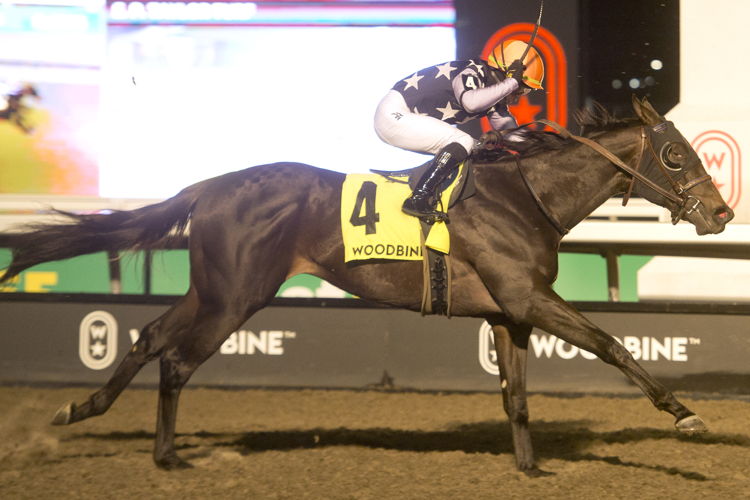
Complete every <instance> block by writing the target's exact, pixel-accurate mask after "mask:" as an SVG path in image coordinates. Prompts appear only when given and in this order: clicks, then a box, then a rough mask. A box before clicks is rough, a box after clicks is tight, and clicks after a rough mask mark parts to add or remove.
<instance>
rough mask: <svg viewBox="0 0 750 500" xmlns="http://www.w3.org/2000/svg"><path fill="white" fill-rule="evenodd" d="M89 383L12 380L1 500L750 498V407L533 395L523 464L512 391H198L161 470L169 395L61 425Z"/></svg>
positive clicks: (4, 391)
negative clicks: (181, 466)
mask: <svg viewBox="0 0 750 500" xmlns="http://www.w3.org/2000/svg"><path fill="white" fill-rule="evenodd" d="M89 392H90V390H89V389H38V388H12V387H0V408H2V417H0V439H1V441H0V497H2V498H4V499H14V498H34V499H41V498H108V499H112V498H180V499H187V498H243V499H254V498H260V499H265V498H295V499H296V498H315V499H317V498H320V499H344V498H352V499H354V498H356V499H396V498H398V499H411V498H414V499H441V498H451V499H464V498H471V499H475V498H524V499H533V498H576V499H589V498H591V499H593V498H597V499H599V498H623V499H625V498H627V499H634V498H638V499H642V498H680V499H692V498H712V499H715V498H737V499H739V498H747V496H748V495H749V494H750V470H748V466H750V431H749V430H748V424H749V423H750V419H749V418H748V417H749V416H750V403H748V402H743V401H729V400H720V401H717V400H689V399H685V398H682V399H683V401H684V402H686V404H688V406H689V407H690V408H691V409H693V411H695V412H696V413H698V414H699V415H701V416H702V417H703V419H704V420H706V422H707V423H708V425H709V427H710V429H711V431H712V432H711V433H709V434H706V435H703V436H699V437H693V438H686V437H682V436H678V435H677V433H676V432H675V431H673V430H672V419H671V417H670V416H669V415H666V414H662V413H659V412H657V411H656V410H655V409H653V408H652V407H651V405H650V404H649V403H648V401H646V400H645V399H644V398H638V399H625V398H606V397H584V398H557V397H549V396H541V395H537V396H532V397H531V398H530V401H529V405H530V409H531V412H532V433H533V436H534V443H535V446H536V450H537V456H538V457H539V461H540V465H541V467H542V468H543V469H545V470H547V471H550V472H554V473H556V474H555V475H554V476H552V477H546V478H541V479H529V478H527V477H526V476H524V475H523V474H520V473H518V472H516V471H515V469H514V465H513V455H512V449H511V442H510V434H509V432H510V431H509V428H508V425H507V421H506V419H505V416H504V414H503V413H502V407H501V399H500V396H499V395H490V394H471V395H466V394H450V395H443V394H414V393H411V394H409V393H406V394H405V393H380V392H350V391H261V390H245V391H222V390H209V389H187V390H186V391H185V392H184V395H183V397H182V400H181V408H180V418H179V420H178V427H177V430H178V434H179V436H178V438H177V444H178V446H179V448H180V449H179V453H180V454H181V456H182V457H183V458H187V459H189V460H190V461H191V462H192V463H193V464H194V465H195V468H194V469H190V470H186V471H175V472H164V471H161V470H158V469H156V468H155V467H154V465H153V463H152V461H151V455H150V453H151V447H152V440H153V428H154V422H155V407H156V392H155V391H152V390H136V389H129V390H127V391H125V393H123V395H122V396H121V397H120V399H119V400H118V401H117V402H116V403H115V405H114V406H113V407H112V408H111V409H110V411H109V412H108V413H107V414H106V415H104V416H101V417H97V418H93V419H90V420H88V421H84V422H80V423H78V424H75V425H72V426H69V427H52V426H49V425H48V424H47V422H48V420H49V419H50V418H51V417H52V415H53V414H54V412H55V410H56V409H57V408H58V407H59V406H60V405H61V404H62V403H64V402H66V401H68V400H76V401H79V402H80V401H82V400H83V399H85V398H86V397H87V396H88V394H89Z"/></svg>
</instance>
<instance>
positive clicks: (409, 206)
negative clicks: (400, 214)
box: [402, 142, 469, 220]
mask: <svg viewBox="0 0 750 500" xmlns="http://www.w3.org/2000/svg"><path fill="white" fill-rule="evenodd" d="M468 156H469V152H468V151H467V150H466V148H464V147H463V146H462V145H461V144H459V143H457V142H452V143H450V144H448V145H447V146H445V147H444V148H443V149H441V150H440V152H439V153H438V154H437V156H435V158H434V159H433V160H432V162H431V163H430V166H429V167H428V168H427V170H426V171H425V173H424V174H422V177H421V178H420V179H419V183H418V184H417V186H416V187H415V188H414V191H413V192H412V195H411V196H410V197H409V198H407V199H406V201H404V204H403V206H402V210H403V211H404V213H407V214H409V215H413V216H415V217H425V218H427V219H430V220H444V219H445V218H446V217H447V215H446V214H445V213H443V212H439V211H438V210H437V208H436V205H437V198H438V193H437V187H438V185H440V183H441V182H443V181H444V180H445V179H447V178H448V176H449V175H450V174H451V173H452V172H453V171H454V170H456V169H457V168H458V166H459V165H460V164H461V162H463V161H464V160H466V158H467V157H468Z"/></svg>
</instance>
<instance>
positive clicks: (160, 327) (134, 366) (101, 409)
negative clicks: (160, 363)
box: [51, 295, 194, 425]
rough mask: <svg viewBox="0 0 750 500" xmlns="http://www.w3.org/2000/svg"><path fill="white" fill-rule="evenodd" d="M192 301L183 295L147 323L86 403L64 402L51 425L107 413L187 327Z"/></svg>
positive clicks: (70, 422) (192, 309) (69, 422)
mask: <svg viewBox="0 0 750 500" xmlns="http://www.w3.org/2000/svg"><path fill="white" fill-rule="evenodd" d="M191 302H192V301H191V298H190V296H189V295H188V296H185V297H182V298H181V299H180V300H179V301H178V302H177V303H176V304H175V305H173V306H172V307H171V308H170V309H169V310H168V311H167V312H166V313H164V314H163V315H162V316H160V317H159V318H157V319H156V320H154V321H152V322H151V323H149V324H148V325H146V326H145V327H144V328H143V330H141V334H140V336H139V337H138V340H137V341H136V342H135V344H133V347H132V348H131V349H130V350H129V351H128V353H127V354H126V355H125V357H124V358H123V360H122V361H121V362H120V364H119V365H118V366H117V369H116V370H115V373H114V374H113V375H112V377H110V379H109V380H108V381H107V383H106V384H105V385H104V386H103V387H102V388H101V389H99V390H98V391H96V392H95V393H93V394H92V395H91V396H89V398H88V399H87V400H86V401H85V402H84V403H82V404H80V405H77V404H76V403H74V402H68V403H66V404H65V405H63V406H62V407H61V408H60V409H59V410H57V413H55V416H54V417H53V419H52V422H51V423H52V425H68V424H72V423H75V422H79V421H81V420H84V419H87V418H89V417H94V416H97V415H102V414H103V413H105V412H106V411H107V410H108V409H109V408H110V406H112V404H113V403H114V402H115V400H116V399H117V397H118V396H119V395H120V393H122V391H123V390H124V389H125V388H126V387H127V386H128V384H129V383H130V381H131V380H132V379H133V377H135V376H136V374H137V373H138V372H139V371H140V370H141V368H143V366H144V365H145V364H146V363H148V362H149V361H151V360H153V359H155V358H156V357H157V356H158V355H159V353H160V352H161V350H162V349H163V347H164V345H165V344H166V342H167V339H168V337H169V336H170V335H172V332H174V331H175V330H180V329H183V328H185V327H187V325H189V323H190V322H191V321H192V320H193V315H194V313H193V312H192V311H194V308H193V307H191V305H190V304H191Z"/></svg>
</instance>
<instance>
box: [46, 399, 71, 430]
mask: <svg viewBox="0 0 750 500" xmlns="http://www.w3.org/2000/svg"><path fill="white" fill-rule="evenodd" d="M73 410H75V403H67V404H65V405H63V406H62V407H61V408H60V409H59V410H57V413H55V416H54V417H52V422H50V423H51V424H52V425H68V424H69V423H70V421H71V420H72V418H73Z"/></svg>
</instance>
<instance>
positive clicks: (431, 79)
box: [375, 40, 544, 221]
mask: <svg viewBox="0 0 750 500" xmlns="http://www.w3.org/2000/svg"><path fill="white" fill-rule="evenodd" d="M526 47H527V45H526V43H525V42H521V41H520V40H507V41H505V42H503V43H502V44H499V45H498V46H496V47H495V48H494V49H493V50H492V52H491V53H490V55H489V56H488V58H487V61H483V60H479V61H474V60H468V61H451V62H447V63H444V64H438V65H436V66H431V67H429V68H425V69H421V70H419V71H417V72H416V73H414V74H413V75H411V76H409V77H407V78H404V79H403V80H401V81H399V82H397V83H396V84H395V85H394V86H393V88H392V89H391V90H390V91H389V92H388V93H387V94H386V95H385V97H384V98H383V99H382V100H381V101H380V104H379V105H378V107H377V110H376V111H375V132H376V133H377V135H378V137H380V139H382V140H383V141H384V142H386V143H388V144H390V145H392V146H396V147H399V148H402V149H406V150H408V151H414V152H417V153H429V154H433V155H435V158H434V159H433V160H432V162H431V164H430V166H429V168H428V169H427V171H426V172H425V173H424V175H423V176H422V177H421V178H420V179H419V183H418V185H417V187H416V188H415V189H414V192H413V193H412V195H411V197H410V198H407V199H406V201H405V202H404V205H403V207H402V210H403V211H404V212H405V213H407V214H409V215H413V216H416V217H420V218H425V219H426V220H431V221H435V220H444V219H445V217H446V216H445V214H444V213H442V212H439V211H437V209H436V198H437V193H436V188H437V186H438V185H439V184H440V183H441V182H442V181H443V180H445V179H446V178H447V177H448V176H449V175H450V174H451V173H452V172H453V171H454V170H455V169H456V168H457V167H458V166H459V165H460V164H461V162H463V161H464V160H465V159H466V158H468V156H469V154H470V153H471V151H472V149H473V147H474V144H475V142H476V141H475V139H474V138H473V137H472V136H471V135H469V134H467V133H466V132H463V131H462V130H459V129H458V128H456V127H454V126H453V125H456V124H459V123H465V122H467V121H470V120H473V119H476V118H479V117H481V116H487V117H488V118H489V121H490V124H491V126H492V128H493V129H495V130H506V129H510V128H515V127H517V126H518V124H517V123H516V120H515V118H513V115H511V114H510V112H509V111H508V103H511V104H512V103H513V102H514V101H515V100H517V99H518V97H519V96H521V95H524V94H527V93H528V92H531V91H532V90H536V89H541V88H542V79H543V78H544V66H543V64H542V59H541V57H540V56H539V54H538V53H537V51H536V50H535V49H534V48H533V47H529V51H528V53H527V55H526V57H525V58H524V61H523V62H521V60H520V57H521V56H522V55H523V52H524V51H525V50H526ZM509 139H510V140H513V139H512V138H509ZM516 140H518V139H516Z"/></svg>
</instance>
